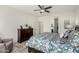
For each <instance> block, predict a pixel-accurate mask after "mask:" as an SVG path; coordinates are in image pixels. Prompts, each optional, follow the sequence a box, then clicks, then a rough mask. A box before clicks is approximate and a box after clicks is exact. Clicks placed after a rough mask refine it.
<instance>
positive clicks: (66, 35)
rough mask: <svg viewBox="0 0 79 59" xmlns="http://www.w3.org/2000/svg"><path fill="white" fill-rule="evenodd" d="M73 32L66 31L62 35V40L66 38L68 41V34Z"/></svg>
mask: <svg viewBox="0 0 79 59" xmlns="http://www.w3.org/2000/svg"><path fill="white" fill-rule="evenodd" d="M72 31H73V30H68V31H66V32H65V33H64V35H63V38H67V39H68V36H69V35H70V33H71V32H72Z"/></svg>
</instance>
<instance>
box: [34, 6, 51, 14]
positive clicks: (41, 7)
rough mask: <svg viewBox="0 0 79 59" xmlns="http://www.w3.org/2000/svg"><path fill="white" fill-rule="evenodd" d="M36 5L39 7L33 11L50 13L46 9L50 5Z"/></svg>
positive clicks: (49, 7)
mask: <svg viewBox="0 0 79 59" xmlns="http://www.w3.org/2000/svg"><path fill="white" fill-rule="evenodd" d="M38 7H39V8H40V9H36V10H34V11H40V13H44V12H47V13H50V11H49V10H48V9H51V8H52V6H48V7H45V6H44V5H38Z"/></svg>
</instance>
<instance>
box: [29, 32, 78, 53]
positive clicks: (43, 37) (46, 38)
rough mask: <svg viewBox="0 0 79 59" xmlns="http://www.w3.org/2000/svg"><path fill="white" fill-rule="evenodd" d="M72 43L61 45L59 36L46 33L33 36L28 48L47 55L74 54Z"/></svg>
mask: <svg viewBox="0 0 79 59" xmlns="http://www.w3.org/2000/svg"><path fill="white" fill-rule="evenodd" d="M78 38H79V37H78ZM71 41H72V40H69V41H68V42H67V41H66V42H65V43H63V44H61V43H60V42H61V38H60V36H59V34H57V33H49V32H46V33H42V34H39V35H36V36H32V37H31V38H30V39H29V40H28V46H29V47H31V48H34V49H36V50H39V51H42V52H45V53H72V52H74V51H73V50H74V46H73V45H72V44H71V43H70V42H71Z"/></svg>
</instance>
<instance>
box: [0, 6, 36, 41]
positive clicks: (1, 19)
mask: <svg viewBox="0 0 79 59" xmlns="http://www.w3.org/2000/svg"><path fill="white" fill-rule="evenodd" d="M36 23H37V18H36V17H35V16H33V15H29V14H28V15H27V14H25V13H23V12H20V11H17V10H15V9H12V8H9V7H6V6H0V36H1V37H2V38H13V39H14V41H15V42H16V41H17V37H18V36H17V29H18V28H19V26H20V25H23V26H24V25H25V24H28V25H30V26H32V27H33V28H34V34H35V33H36V26H35V24H36Z"/></svg>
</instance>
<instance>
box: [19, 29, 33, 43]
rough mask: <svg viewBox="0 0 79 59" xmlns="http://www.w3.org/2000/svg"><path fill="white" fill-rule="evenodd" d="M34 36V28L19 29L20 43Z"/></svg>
mask: <svg viewBox="0 0 79 59" xmlns="http://www.w3.org/2000/svg"><path fill="white" fill-rule="evenodd" d="M32 35H33V28H27V29H18V42H19V43H21V42H23V41H27V40H28V39H29V38H30V37H31V36H32Z"/></svg>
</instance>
